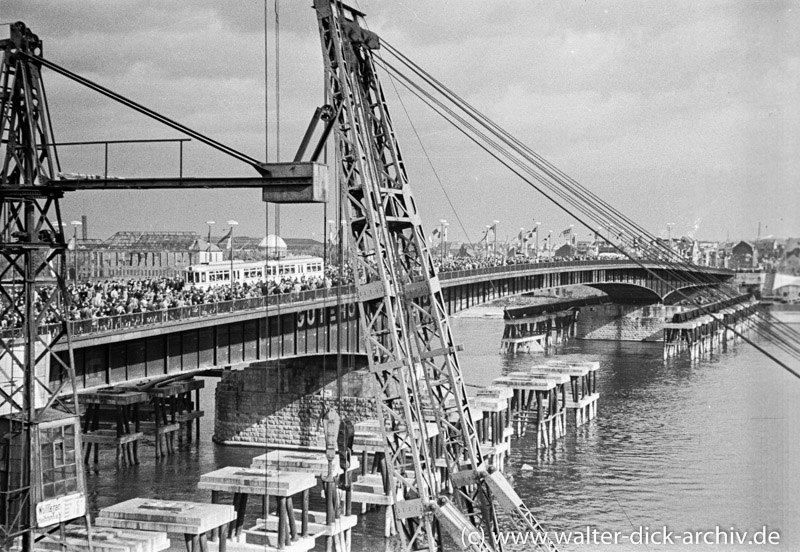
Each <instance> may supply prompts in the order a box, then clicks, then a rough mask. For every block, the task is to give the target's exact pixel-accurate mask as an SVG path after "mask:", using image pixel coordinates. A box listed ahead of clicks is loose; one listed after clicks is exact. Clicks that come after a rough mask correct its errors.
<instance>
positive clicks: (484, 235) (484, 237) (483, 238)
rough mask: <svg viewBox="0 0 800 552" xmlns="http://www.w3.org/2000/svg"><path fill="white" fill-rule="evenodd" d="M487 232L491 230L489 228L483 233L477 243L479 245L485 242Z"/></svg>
mask: <svg viewBox="0 0 800 552" xmlns="http://www.w3.org/2000/svg"><path fill="white" fill-rule="evenodd" d="M489 230H491V228H487V229H486V231H485V232H484V233H483V237H482V238H481V239H480V240H479V241H478V243H481V242H482V241H486V238H487V237H488V236H489Z"/></svg>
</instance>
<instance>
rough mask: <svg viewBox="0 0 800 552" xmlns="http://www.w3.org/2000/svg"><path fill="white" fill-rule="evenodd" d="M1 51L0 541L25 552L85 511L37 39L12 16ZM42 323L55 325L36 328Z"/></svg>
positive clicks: (61, 243) (60, 230) (56, 194)
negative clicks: (3, 324) (61, 348)
mask: <svg viewBox="0 0 800 552" xmlns="http://www.w3.org/2000/svg"><path fill="white" fill-rule="evenodd" d="M0 50H2V56H3V57H2V66H0V139H2V143H0V158H2V163H3V166H2V172H0V202H2V204H1V206H0V209H2V214H1V215H0V217H2V219H1V220H0V305H1V307H0V311H1V312H2V315H3V317H4V318H5V320H6V321H7V322H8V323H9V325H10V328H6V329H3V330H2V337H1V338H0V379H2V381H1V382H0V522H2V528H1V529H0V546H2V548H3V549H8V548H9V547H10V546H11V544H12V543H13V541H14V540H15V539H16V538H18V537H22V549H23V550H25V551H26V552H27V551H28V550H31V549H32V545H33V542H34V540H35V539H36V538H42V537H43V536H47V535H49V534H50V533H51V532H53V531H54V530H55V529H58V528H59V526H60V525H61V524H62V523H63V522H66V521H70V520H73V519H76V518H84V519H86V485H85V480H84V472H83V465H82V464H81V456H80V438H81V431H80V420H79V417H78V413H77V411H76V405H77V404H78V403H77V396H76V390H75V385H74V382H75V372H74V369H73V362H72V343H71V340H70V336H69V332H68V326H67V317H68V314H69V313H68V305H69V299H68V297H67V295H66V282H65V271H66V262H65V251H66V243H65V240H64V227H63V225H62V220H61V212H60V210H59V199H61V197H62V192H61V191H60V190H58V189H54V188H52V187H50V186H49V183H50V182H51V181H54V180H56V174H57V168H56V166H57V163H58V161H57V158H56V153H55V149H54V147H53V135H52V129H51V128H50V116H49V113H48V111H47V101H46V98H45V91H44V87H43V84H42V80H41V73H40V66H39V65H37V64H35V63H29V60H28V57H27V56H28V55H36V56H40V55H41V54H42V42H41V40H39V38H38V37H37V36H36V35H35V34H33V33H32V32H31V31H30V30H29V29H27V28H26V27H25V25H23V24H22V23H14V24H13V25H11V36H10V38H8V39H5V40H2V41H0ZM36 284H39V285H36ZM45 323H57V325H56V326H55V327H56V328H57V329H56V330H54V331H53V332H52V333H39V326H43V325H44V324H45ZM64 342H66V344H67V349H66V353H65V354H64V353H61V354H56V353H55V352H54V347H55V346H56V345H59V344H63V343H64ZM86 522H87V527H88V519H86Z"/></svg>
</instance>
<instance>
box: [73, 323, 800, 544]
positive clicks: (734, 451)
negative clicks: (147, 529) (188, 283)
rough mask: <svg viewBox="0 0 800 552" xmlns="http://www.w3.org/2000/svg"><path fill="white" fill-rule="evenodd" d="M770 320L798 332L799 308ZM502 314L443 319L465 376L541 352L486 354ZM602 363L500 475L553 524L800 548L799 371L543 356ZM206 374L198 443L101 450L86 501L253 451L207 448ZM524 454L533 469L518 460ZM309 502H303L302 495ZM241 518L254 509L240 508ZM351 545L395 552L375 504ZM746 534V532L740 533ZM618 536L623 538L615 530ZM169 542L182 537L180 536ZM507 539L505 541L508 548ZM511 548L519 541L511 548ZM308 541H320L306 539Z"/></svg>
mask: <svg viewBox="0 0 800 552" xmlns="http://www.w3.org/2000/svg"><path fill="white" fill-rule="evenodd" d="M782 316H784V318H785V319H786V320H787V321H789V322H791V323H792V324H793V327H794V328H795V329H800V316H798V315H797V314H795V313H792V314H789V313H785V314H783V315H782ZM502 330H503V322H502V320H498V319H481V318H458V319H454V320H453V331H454V334H455V335H456V338H457V341H458V342H461V343H464V344H465V351H464V353H462V355H461V360H462V365H463V369H464V373H465V378H466V381H467V382H468V383H469V384H480V385H485V384H488V383H490V381H491V380H492V379H493V378H494V377H496V376H499V375H501V374H502V373H503V372H506V371H510V370H514V369H517V368H520V367H523V366H526V365H528V364H530V363H531V362H534V361H535V360H537V359H540V358H541V355H539V356H537V355H518V356H516V357H509V356H501V355H499V354H498V350H499V342H500V336H501V334H502ZM555 354H556V355H558V356H569V357H570V358H580V357H584V358H587V359H596V360H599V361H600V362H601V372H600V375H599V377H598V386H599V391H600V393H601V398H600V405H599V413H598V418H597V419H596V420H594V421H592V422H591V423H589V424H587V425H585V426H584V427H581V428H579V429H578V430H577V431H576V430H575V429H574V428H570V430H569V431H568V432H567V435H566V437H564V438H562V439H560V440H558V441H557V442H556V443H555V444H554V445H553V446H552V447H550V448H547V449H545V450H537V449H536V448H535V446H534V445H535V442H534V441H533V439H532V438H531V437H532V436H531V435H530V433H529V434H528V435H527V436H526V437H525V438H524V439H522V440H515V441H513V442H512V454H511V460H510V462H509V464H508V468H507V474H508V475H509V476H510V477H511V478H513V482H514V486H515V488H516V489H517V492H519V494H520V495H521V496H522V498H523V499H524V500H525V502H526V503H527V504H528V506H529V507H530V508H531V509H532V510H533V511H534V512H535V514H536V515H537V517H539V518H540V519H541V520H542V521H543V522H544V523H545V525H546V526H547V527H548V528H550V529H553V530H565V531H567V530H572V531H584V532H585V531H586V527H587V525H588V526H591V527H592V528H596V529H597V530H599V531H620V532H622V533H623V535H627V534H629V533H630V532H631V531H633V530H636V529H638V528H639V527H647V528H649V529H648V530H647V531H653V530H656V531H661V528H662V527H664V526H666V527H667V528H668V530H672V531H675V535H677V536H679V535H681V534H683V532H684V531H692V532H695V531H703V532H705V531H709V530H711V531H714V529H715V527H720V530H721V531H725V532H728V533H730V531H731V528H733V529H735V530H738V531H750V532H751V533H752V532H753V531H757V530H759V529H762V527H764V526H766V527H767V531H773V530H774V531H779V532H780V538H781V545H780V546H761V547H758V549H773V550H800V440H799V439H798V437H800V431H798V429H797V428H798V422H799V421H800V380H798V379H796V378H794V377H793V376H791V375H789V374H788V373H786V372H784V371H783V370H782V369H781V368H780V367H778V366H777V365H776V364H774V363H773V362H771V361H769V360H768V359H766V357H764V356H763V355H762V354H761V353H759V352H757V351H756V350H755V349H753V348H752V347H749V346H746V345H737V346H736V347H735V348H731V349H729V350H728V351H727V352H725V353H722V354H719V355H714V356H713V357H711V358H710V359H705V360H702V361H700V362H695V363H690V362H689V361H688V359H678V360H672V361H668V362H665V361H664V360H663V359H662V348H661V346H660V345H659V344H652V343H647V344H645V343H628V342H601V341H572V342H571V343H569V344H567V345H565V346H562V347H559V349H558V350H557V351H556V353H555ZM214 384H215V380H213V379H209V380H207V389H206V390H205V392H204V397H203V401H204V404H203V405H202V406H203V408H204V409H205V410H206V412H207V416H206V418H205V419H204V420H203V426H202V429H203V437H202V440H201V443H200V444H199V445H198V444H196V443H195V444H192V445H187V444H184V445H182V447H181V449H180V452H179V454H175V455H173V456H171V457H170V458H168V459H166V460H162V461H160V462H158V463H156V462H155V461H154V460H153V459H152V458H153V450H152V448H151V447H150V448H145V450H144V451H143V453H142V454H141V456H142V457H143V458H144V461H143V463H142V465H140V466H137V467H134V468H123V469H120V470H117V469H115V468H114V466H113V457H112V456H105V457H103V458H101V464H100V467H99V468H97V469H92V471H91V472H90V474H89V485H90V489H91V493H92V494H91V507H92V509H93V510H95V511H96V509H97V508H101V507H104V506H107V505H110V504H113V503H116V502H119V501H121V500H125V499H127V498H132V497H134V496H149V497H154V498H168V499H176V498H186V499H194V500H202V501H207V500H209V493H207V492H204V491H198V490H197V489H196V485H197V481H198V478H199V476H200V474H202V473H205V472H207V471H211V470H213V469H216V468H217V467H222V466H225V465H238V466H247V465H249V463H250V459H251V458H252V457H253V456H255V455H256V454H260V453H261V452H262V451H260V450H258V449H253V448H231V447H223V446H219V445H214V444H213V443H212V442H211V439H210V437H211V434H212V432H213V421H212V419H211V414H213V406H212V405H213V387H214ZM522 464H529V465H530V466H531V467H533V469H532V470H524V471H523V470H521V469H520V468H521V466H522ZM312 505H313V504H312ZM251 510H252V515H253V517H255V516H257V515H258V513H259V512H258V511H257V509H256V508H255V506H253V507H251ZM364 517H365V519H363V520H360V521H359V526H358V528H357V530H356V532H355V535H354V537H353V550H364V551H370V552H377V551H383V550H394V549H396V548H397V547H396V543H392V542H386V541H384V539H383V538H382V537H381V536H380V535H382V520H381V519H380V515H379V514H370V515H367V516H364ZM750 536H752V535H749V536H748V538H750ZM623 538H624V537H623ZM180 544H181V545H182V543H180ZM509 548H514V547H509ZM516 548H517V549H520V550H526V549H529V547H516ZM561 548H562V549H563V550H595V549H602V548H608V549H613V550H667V549H669V550H672V549H675V550H678V549H686V550H709V549H710V550H752V549H754V548H755V547H754V545H752V544H751V545H742V546H731V545H728V546H719V547H710V546H706V545H702V546H689V545H686V546H675V547H664V546H658V545H654V544H652V543H650V544H647V545H633V544H630V543H629V542H624V543H623V544H621V545H619V546H600V547H598V546H574V545H573V546H562V547H561ZM318 549H320V548H319V547H318Z"/></svg>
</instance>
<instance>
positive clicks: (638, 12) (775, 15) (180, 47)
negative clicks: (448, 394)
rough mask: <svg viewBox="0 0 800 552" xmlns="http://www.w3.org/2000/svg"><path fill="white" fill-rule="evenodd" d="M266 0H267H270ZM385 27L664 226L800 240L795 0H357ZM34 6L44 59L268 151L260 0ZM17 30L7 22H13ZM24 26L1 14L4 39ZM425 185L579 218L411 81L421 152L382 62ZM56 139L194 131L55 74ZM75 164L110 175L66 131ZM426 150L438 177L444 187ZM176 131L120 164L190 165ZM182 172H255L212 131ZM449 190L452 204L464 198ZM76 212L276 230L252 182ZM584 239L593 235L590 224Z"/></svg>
mask: <svg viewBox="0 0 800 552" xmlns="http://www.w3.org/2000/svg"><path fill="white" fill-rule="evenodd" d="M268 1H269V10H270V12H272V10H273V6H274V1H275V0H268ZM310 4H311V2H310V0H302V1H296V0H293V1H290V0H279V13H280V27H281V34H280V76H281V79H280V104H281V109H280V119H281V140H280V146H281V147H280V150H281V151H280V154H281V160H284V161H285V160H290V159H291V158H292V157H293V156H294V152H295V150H296V149H297V145H298V143H299V140H300V136H301V135H302V133H303V132H304V130H305V127H306V125H307V123H308V120H309V119H310V117H311V114H312V113H313V110H314V108H315V107H316V106H318V105H320V104H321V102H322V99H323V97H322V85H323V76H322V58H321V49H320V45H319V37H318V33H317V26H316V19H315V16H314V13H313V11H312V10H311V9H310V7H309V5H310ZM358 6H359V7H360V8H361V9H362V10H363V11H365V12H366V13H367V21H368V24H369V27H370V29H371V30H373V31H375V32H377V33H378V34H379V35H381V36H382V37H384V38H385V39H386V40H387V41H388V42H389V43H390V44H392V45H393V46H395V47H396V48H398V49H399V50H401V51H402V52H404V53H405V54H406V55H408V56H409V57H411V58H412V59H414V60H416V61H417V62H418V63H420V64H421V65H422V66H423V67H424V68H425V69H427V70H428V71H429V72H431V73H433V74H434V75H435V76H437V78H439V79H440V80H441V81H443V82H444V83H446V84H447V85H448V86H450V87H451V88H452V89H454V90H455V91H457V92H458V93H459V94H461V95H462V96H463V97H464V98H465V99H466V100H467V101H469V102H470V103H472V104H473V105H475V106H476V107H478V108H479V109H481V110H482V111H484V112H485V113H486V114H488V115H489V116H490V117H492V118H493V119H495V120H496V121H497V122H498V123H500V124H501V125H503V126H504V127H505V128H507V129H508V130H509V131H511V132H512V133H513V134H515V135H516V136H518V137H519V138H520V139H522V140H523V141H524V142H525V143H526V144H527V145H529V146H530V147H531V148H533V149H534V150H536V151H537V152H539V153H541V154H542V155H544V156H545V157H547V158H548V159H549V160H550V161H551V162H553V163H554V164H555V165H557V166H558V167H559V168H561V169H562V170H563V171H564V172H566V173H567V174H569V175H570V176H572V177H574V178H576V179H577V180H578V181H580V182H581V183H582V184H583V185H585V186H587V187H589V188H591V189H592V190H593V191H595V192H596V193H597V194H598V195H600V196H601V197H603V198H605V199H606V200H607V201H609V202H611V203H613V204H614V205H616V206H617V208H618V209H620V210H621V211H623V212H625V213H626V214H628V215H629V216H631V217H632V218H634V219H635V220H637V221H638V222H640V223H642V224H643V225H645V226H646V227H647V228H648V229H649V230H650V231H651V232H653V233H655V234H659V235H666V232H667V230H666V228H667V226H666V225H667V223H668V222H672V223H675V230H674V231H673V236H675V235H679V234H687V233H690V232H693V233H694V235H695V236H697V237H699V238H707V239H725V238H726V236H727V235H730V237H731V239H734V238H749V239H753V238H755V237H756V233H757V231H758V224H759V221H760V222H761V224H762V230H761V235H762V236H765V235H769V234H774V235H776V236H790V235H794V236H797V235H800V215H799V214H798V213H800V191H799V189H798V176H800V102H799V101H798V99H799V98H800V44H799V42H800V39H798V36H800V33H798V32H797V29H798V28H800V20H799V18H798V13H797V12H798V9H800V8H799V7H798V4H796V3H795V2H780V1H771V0H765V1H760V2H752V1H745V0H741V1H725V2H714V1H710V0H704V1H702V2H697V1H691V2H689V1H687V2H671V1H665V0H659V1H652V2H648V1H642V0H631V1H613V2H606V1H602V0H593V1H591V2H584V1H580V2H545V1H532V0H523V1H516V2H501V1H490V2H487V1H485V0H483V1H480V2H478V1H472V0H469V1H465V0H461V1H447V0H437V1H435V2H430V1H421V0H414V1H409V2H397V1H388V0H385V1H379V0H370V1H365V0H359V2H358ZM16 20H21V21H24V22H25V23H26V24H27V25H28V26H29V27H31V28H32V29H33V30H34V32H36V33H37V34H38V35H39V36H40V37H41V38H42V40H43V41H44V54H45V56H46V57H47V58H49V59H50V60H52V61H54V62H56V63H58V64H60V65H62V66H64V67H66V68H68V69H70V70H72V71H74V72H77V73H79V74H80V75H82V76H84V77H87V78H89V79H92V80H94V81H96V82H98V83H100V84H102V85H104V86H106V87H108V88H110V89H112V90H114V91H117V92H119V93H121V94H123V95H125V96H127V97H129V98H131V99H133V100H135V101H138V102H140V103H143V104H145V105H147V106H148V107H151V108H153V109H154V110H156V111H158V112H160V113H163V114H165V115H167V116H169V117H171V118H174V119H176V120H178V121H181V122H182V123H184V124H186V125H187V126H189V127H192V128H194V129H196V130H198V131H200V132H203V133H205V134H207V135H209V136H211V137H213V138H215V139H217V140H220V141H222V142H224V143H226V144H229V145H231V146H233V147H234V148H237V149H239V150H241V151H243V152H245V153H247V154H248V155H251V156H253V157H256V158H259V159H263V158H264V156H265V120H264V118H265V115H264V111H265V103H264V81H265V79H264V0H257V1H256V0H252V1H250V0H236V1H220V0H213V1H212V0H198V1H192V0H180V1H178V0H159V1H151V2H146V1H141V0H138V1H132V0H119V1H113V2H109V1H107V0H102V1H101V0H95V1H88V0H37V1H30V0H25V1H22V0H0V22H4V23H5V22H10V21H16ZM273 25H274V16H272V15H271V16H270V25H269V42H270V49H271V50H270V53H269V60H268V65H269V66H270V71H269V72H270V76H269V94H270V99H269V102H270V115H269V125H268V126H269V132H270V138H269V142H270V152H269V156H270V159H269V160H270V161H273V160H275V156H276V148H275V146H276V143H277V141H276V139H275V130H276V128H275V119H276V98H275V75H274V68H275V51H274V48H275V43H274V38H275V32H274V26H273ZM3 29H5V30H3ZM7 32H8V27H0V33H3V34H7ZM382 78H383V84H384V89H385V90H386V93H387V100H388V102H389V104H390V108H391V110H392V114H393V119H394V121H395V125H396V127H397V132H398V140H399V141H400V145H401V148H402V150H403V153H404V157H405V161H406V165H407V169H408V172H409V177H410V182H411V185H412V188H413V190H414V191H415V193H416V195H417V197H418V204H419V205H420V209H421V211H422V215H423V221H424V222H425V223H426V226H427V228H428V230H429V231H430V230H431V229H432V227H433V226H434V225H436V224H438V222H439V220H440V219H443V218H444V219H447V220H449V221H450V223H451V226H450V239H455V240H460V239H464V238H465V234H464V231H463V230H462V229H461V228H460V227H459V223H458V222H457V220H456V214H457V216H458V218H460V220H461V221H462V222H463V225H464V229H465V231H466V234H467V235H468V236H469V238H471V239H473V240H477V239H479V238H480V236H481V230H482V229H483V227H484V225H485V224H490V223H491V222H492V221H493V220H495V219H496V220H499V221H500V224H499V235H500V238H501V239H502V238H504V237H505V236H514V235H516V234H517V232H518V231H519V228H520V227H522V226H525V227H530V226H531V224H532V222H533V221H534V220H538V221H541V222H542V226H541V227H540V228H541V230H543V231H547V230H551V229H552V230H554V231H555V232H556V233H558V232H560V231H561V230H563V229H564V228H566V227H568V226H569V224H572V223H574V222H575V221H574V220H572V219H571V218H570V217H569V216H568V215H567V214H565V213H563V212H562V211H560V210H559V209H558V208H557V207H555V206H553V205H552V204H550V203H549V202H548V201H547V200H546V199H544V198H543V197H541V196H540V195H538V194H537V193H536V192H534V191H533V190H531V189H530V188H529V187H528V186H527V185H526V184H524V183H522V182H520V181H519V180H518V179H517V178H516V177H515V176H514V175H512V174H511V173H509V172H508V171H507V169H505V168H503V167H502V166H500V165H499V164H498V163H496V162H495V161H494V160H492V159H491V158H489V157H488V156H487V155H486V154H484V153H483V152H482V151H480V150H479V149H478V148H477V147H475V146H474V145H472V143H471V142H468V141H467V140H466V139H464V138H462V137H461V136H460V135H459V134H458V133H457V132H456V131H455V130H453V129H452V128H451V127H450V126H449V125H448V124H447V123H445V122H444V121H442V120H441V119H439V118H438V116H437V115H435V114H434V113H432V112H430V111H429V110H428V109H427V108H425V107H424V106H421V105H420V104H419V102H418V101H417V100H416V99H414V98H413V97H411V96H410V95H408V94H407V93H403V92H402V91H401V97H402V100H403V104H404V105H405V106H406V108H407V110H408V112H409V114H410V116H411V121H412V122H413V124H414V126H415V127H416V130H417V132H418V133H419V135H420V137H421V140H422V145H423V146H424V151H427V154H428V156H429V157H430V162H429V161H428V159H427V157H426V155H425V154H424V152H423V148H422V147H421V146H420V143H419V141H418V140H417V137H416V136H415V133H414V132H413V131H412V129H411V126H410V124H409V119H408V118H407V117H406V115H405V111H404V109H403V106H402V105H401V103H400V101H399V99H398V96H397V95H396V93H395V91H394V87H393V86H392V84H391V82H390V81H389V79H388V77H386V76H385V75H383V76H382ZM44 79H45V83H46V88H47V94H48V98H49V102H50V109H51V112H52V117H53V122H54V127H55V131H56V138H57V140H58V141H76V140H120V139H134V138H176V137H179V135H178V134H177V133H176V132H175V131H172V130H170V129H168V128H166V127H163V126H161V125H159V124H157V123H155V122H152V121H150V120H149V119H146V118H144V117H143V116H141V115H139V114H137V113H135V112H133V111H130V110H128V109H127V108H124V107H122V106H119V105H115V104H114V103H112V102H111V101H110V100H107V99H105V98H103V97H101V96H99V95H98V94H96V93H94V92H92V91H90V90H87V89H83V88H82V87H80V86H79V85H76V84H73V83H72V82H70V81H67V80H66V79H64V78H63V77H61V76H59V75H56V74H54V73H52V72H51V71H47V70H45V72H44ZM60 156H61V160H62V170H64V171H65V172H76V173H94V174H101V173H102V172H103V151H102V148H99V147H93V148H89V147H85V148H62V149H61V150H60ZM431 165H432V166H433V168H434V169H435V171H436V173H437V174H438V175H439V178H440V179H441V181H442V186H443V187H444V191H443V189H442V186H440V185H439V183H438V182H437V179H436V178H435V176H434V173H433V170H432V169H431ZM177 171H178V153H177V147H176V146H175V145H168V146H166V145H164V146H158V147H151V146H148V147H146V146H136V147H131V146H128V147H121V146H116V147H112V149H111V151H110V158H109V172H110V173H111V174H115V175H119V176H174V175H177ZM184 172H185V174H187V175H196V176H210V175H230V176H236V175H238V176H246V175H251V174H253V172H252V170H251V169H250V168H248V167H247V166H243V165H241V164H240V163H238V162H236V161H233V160H231V159H229V158H226V157H225V156H224V155H222V154H219V153H217V152H216V151H214V150H211V149H209V148H207V147H205V146H203V145H201V144H199V143H197V142H192V143H191V144H189V145H187V146H186V153H185V169H184ZM445 192H446V193H447V195H448V196H449V197H450V199H451V201H452V204H453V206H454V207H455V210H456V213H454V211H453V209H452V208H451V206H450V204H449V203H448V201H447V199H446V196H445ZM62 209H63V211H64V216H65V219H66V220H68V221H69V220H72V219H75V218H79V217H80V215H82V214H85V215H87V216H88V217H89V225H90V235H91V237H100V238H105V237H107V236H109V235H110V234H112V233H113V232H114V231H116V230H137V229H141V230H195V231H198V232H202V233H205V231H206V230H205V228H206V226H205V221H207V220H216V221H218V224H217V225H216V226H215V229H214V233H215V234H221V233H223V232H224V231H226V230H227V226H226V225H225V224H224V221H226V220H229V219H236V220H237V221H239V223H240V226H239V227H238V228H237V230H236V232H237V234H240V235H244V234H247V235H252V236H256V235H263V233H264V226H265V215H264V205H263V203H262V202H261V197H260V193H259V192H257V191H241V192H236V193H231V192H221V191H180V192H178V191H176V192H142V191H136V192H134V191H131V192H95V193H88V192H81V193H73V194H71V195H70V196H69V197H68V198H67V199H66V200H65V201H64V203H63V207H62ZM323 227H324V218H323V210H322V207H320V206H292V207H284V208H283V209H282V228H281V230H282V232H281V233H282V234H283V235H284V236H285V237H315V238H317V239H321V238H322V235H323V232H324V230H323ZM579 235H581V236H583V235H587V231H585V230H581V231H580V232H579Z"/></svg>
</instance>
